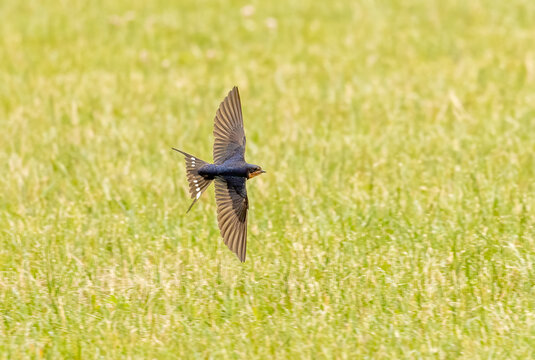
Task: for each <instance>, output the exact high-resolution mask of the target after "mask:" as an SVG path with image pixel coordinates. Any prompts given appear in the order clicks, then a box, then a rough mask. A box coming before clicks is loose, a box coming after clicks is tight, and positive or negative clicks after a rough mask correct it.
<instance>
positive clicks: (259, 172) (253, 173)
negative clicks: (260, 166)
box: [247, 170, 265, 179]
mask: <svg viewBox="0 0 535 360" xmlns="http://www.w3.org/2000/svg"><path fill="white" fill-rule="evenodd" d="M263 173H265V171H264V170H258V171H254V172H252V173H249V176H248V177H247V179H252V178H254V177H255V176H258V175H260V174H263Z"/></svg>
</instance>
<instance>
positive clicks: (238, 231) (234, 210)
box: [215, 176, 249, 262]
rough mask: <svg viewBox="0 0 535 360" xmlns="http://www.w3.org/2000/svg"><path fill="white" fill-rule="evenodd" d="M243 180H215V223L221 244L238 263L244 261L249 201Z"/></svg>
mask: <svg viewBox="0 0 535 360" xmlns="http://www.w3.org/2000/svg"><path fill="white" fill-rule="evenodd" d="M245 181H246V180H245V178H240V177H234V176H230V177H226V178H216V179H215V196H216V202H217V221H218V224H219V230H220V232H221V236H222V237H223V242H224V243H225V244H226V245H227V246H228V248H229V249H230V250H232V251H233V252H234V253H236V255H237V256H238V258H239V259H240V261H242V262H244V261H245V254H246V249H247V210H248V209H249V201H248V199H247V189H246V187H245Z"/></svg>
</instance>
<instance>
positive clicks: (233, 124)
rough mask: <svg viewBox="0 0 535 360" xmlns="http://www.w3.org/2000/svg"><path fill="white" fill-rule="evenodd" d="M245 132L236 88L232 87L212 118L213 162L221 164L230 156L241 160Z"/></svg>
mask: <svg viewBox="0 0 535 360" xmlns="http://www.w3.org/2000/svg"><path fill="white" fill-rule="evenodd" d="M244 153H245V132H244V130H243V117H242V113H241V102H240V94H239V93H238V88H237V87H234V88H233V89H232V90H231V91H230V92H229V93H228V95H227V97H226V98H225V100H223V102H222V103H221V105H219V109H217V113H216V116H215V119H214V164H222V163H224V162H225V161H226V160H228V159H230V158H231V157H237V158H241V159H242V160H243V158H244Z"/></svg>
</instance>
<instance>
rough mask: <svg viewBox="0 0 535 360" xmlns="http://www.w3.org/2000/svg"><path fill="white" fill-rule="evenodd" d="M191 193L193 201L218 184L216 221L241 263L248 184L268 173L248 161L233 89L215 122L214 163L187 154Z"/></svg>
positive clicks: (236, 92) (247, 203)
mask: <svg viewBox="0 0 535 360" xmlns="http://www.w3.org/2000/svg"><path fill="white" fill-rule="evenodd" d="M173 150H175V151H178V152H179V153H181V154H182V155H184V158H185V160H186V173H187V177H188V183H189V192H190V195H191V198H192V199H193V202H192V203H191V205H190V207H189V208H188V211H187V212H189V211H190V210H191V208H192V207H193V205H194V204H195V203H196V202H197V200H199V198H200V197H201V195H202V194H203V193H204V191H205V190H206V189H207V188H208V186H210V184H211V183H212V181H215V199H216V203H217V222H218V225H219V230H220V232H221V236H222V237H223V241H224V242H225V244H226V245H227V246H228V248H229V249H230V250H232V251H233V252H234V253H236V255H237V256H238V258H239V259H240V261H241V262H244V261H245V252H246V247H247V211H248V209H249V199H248V197H247V188H246V186H245V182H246V181H247V180H249V179H252V178H253V177H255V176H257V175H260V174H262V173H265V171H264V170H262V168H261V167H260V166H258V165H253V164H248V163H247V162H246V161H245V131H244V129H243V116H242V112H241V102H240V94H239V92H238V88H237V87H234V88H233V89H232V90H231V91H230V92H229V93H228V95H227V97H226V98H225V100H223V102H222V103H221V105H219V109H217V113H216V116H215V119H214V163H213V164H210V163H208V162H206V161H203V160H201V159H199V158H197V157H195V156H193V155H190V154H188V153H186V152H184V151H181V150H178V149H175V148H173Z"/></svg>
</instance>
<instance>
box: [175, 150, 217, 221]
mask: <svg viewBox="0 0 535 360" xmlns="http://www.w3.org/2000/svg"><path fill="white" fill-rule="evenodd" d="M172 149H173V150H175V151H178V152H179V153H181V154H182V155H184V159H185V160H186V173H187V176H188V183H189V193H190V195H191V198H192V199H193V202H192V203H191V205H190V207H189V208H188V211H186V213H188V212H189V211H190V210H191V208H192V207H193V204H195V203H196V202H197V200H199V198H200V197H201V195H202V193H203V192H204V191H205V190H206V189H207V188H208V186H209V185H210V184H211V183H212V180H207V179H205V178H203V177H202V176H201V175H199V173H198V169H200V168H201V167H202V166H203V165H206V164H208V163H207V162H206V161H203V160H201V159H199V158H197V157H195V156H193V155H190V154H188V153H185V152H184V151H181V150H178V149H175V148H172Z"/></svg>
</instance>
